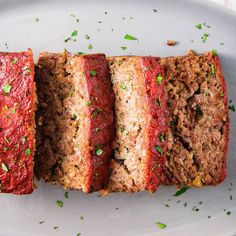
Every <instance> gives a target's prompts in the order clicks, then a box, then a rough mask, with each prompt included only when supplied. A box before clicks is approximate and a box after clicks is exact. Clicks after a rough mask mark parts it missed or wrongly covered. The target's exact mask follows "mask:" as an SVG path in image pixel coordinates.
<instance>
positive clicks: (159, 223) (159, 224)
mask: <svg viewBox="0 0 236 236" xmlns="http://www.w3.org/2000/svg"><path fill="white" fill-rule="evenodd" d="M156 225H157V226H158V227H159V228H160V229H165V228H166V226H167V225H166V224H164V223H161V222H156Z"/></svg>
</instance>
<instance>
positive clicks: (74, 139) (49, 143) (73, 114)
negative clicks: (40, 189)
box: [36, 52, 114, 193]
mask: <svg viewBox="0 0 236 236" xmlns="http://www.w3.org/2000/svg"><path fill="white" fill-rule="evenodd" d="M37 91H38V99H39V106H38V112H37V154H36V176H37V178H38V179H44V180H45V181H48V182H53V183H55V184H61V185H63V186H64V188H66V189H78V190H83V191H84V192H87V193H88V192H92V191H97V190H100V189H102V188H103V187H104V185H105V184H106V182H107V180H108V169H109V166H110V159H111V155H112V153H113V151H112V143H113V140H114V114H113V109H114V93H113V91H112V86H111V81H110V76H109V70H108V64H107V61H106V58H105V56H104V55H103V54H91V55H81V56H78V55H70V54H67V53H64V54H63V53H61V54H56V53H47V52H45V53H41V54H40V57H39V62H38V79H37Z"/></svg>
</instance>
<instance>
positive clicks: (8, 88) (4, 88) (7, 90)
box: [3, 84, 11, 95]
mask: <svg viewBox="0 0 236 236" xmlns="http://www.w3.org/2000/svg"><path fill="white" fill-rule="evenodd" d="M10 91H11V85H10V84H5V85H4V87H3V92H4V95H6V94H8V93H10Z"/></svg>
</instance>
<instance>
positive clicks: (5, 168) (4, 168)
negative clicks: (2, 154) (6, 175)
mask: <svg viewBox="0 0 236 236" xmlns="http://www.w3.org/2000/svg"><path fill="white" fill-rule="evenodd" d="M2 170H3V171H4V172H8V167H7V165H6V164H5V163H4V162H2Z"/></svg>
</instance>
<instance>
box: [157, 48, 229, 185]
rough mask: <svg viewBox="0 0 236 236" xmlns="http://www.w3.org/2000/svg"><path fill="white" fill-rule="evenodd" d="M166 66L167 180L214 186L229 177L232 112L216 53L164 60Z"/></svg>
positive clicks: (176, 182) (167, 182) (191, 54)
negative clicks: (167, 116) (227, 168)
mask: <svg viewBox="0 0 236 236" xmlns="http://www.w3.org/2000/svg"><path fill="white" fill-rule="evenodd" d="M161 62H162V64H163V65H164V66H165V69H166V80H167V86H166V90H167V93H168V100H167V108H168V111H169V119H170V126H169V130H168V134H167V137H168V138H167V143H168V145H167V155H166V159H167V162H166V168H165V177H166V179H165V184H175V185H178V186H181V185H189V186H197V187H200V186H202V185H216V184H219V183H220V182H222V181H223V180H224V179H225V176H226V153H227V147H228V139H229V116H228V109H227V94H226V85H225V81H224V78H223V75H222V71H221V65H220V61H219V58H218V56H217V55H216V53H215V52H207V53H205V54H203V55H197V54H195V53H194V52H190V53H189V54H188V55H187V56H180V57H168V58H164V59H162V61H161Z"/></svg>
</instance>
